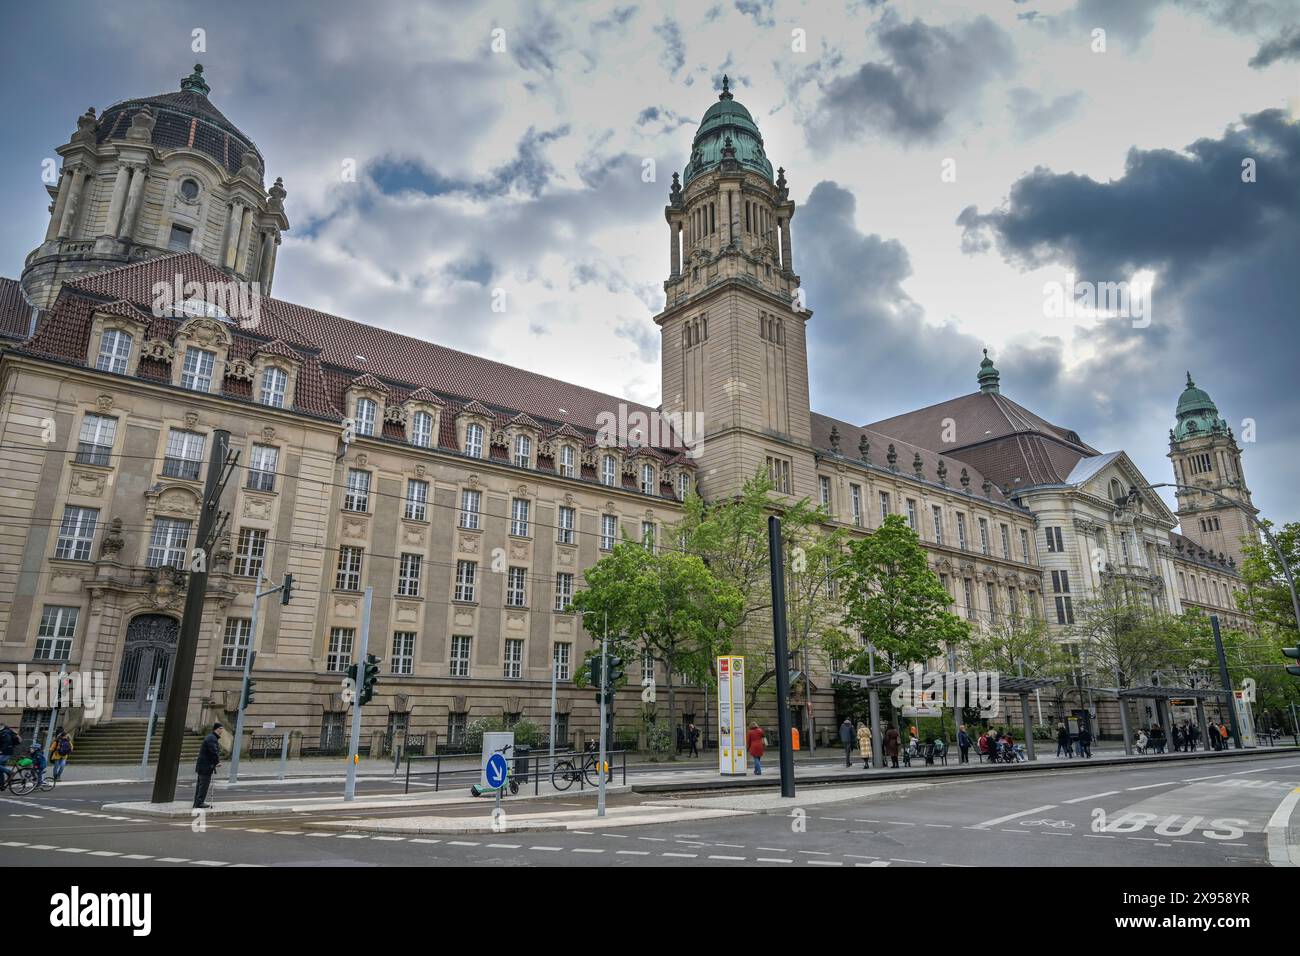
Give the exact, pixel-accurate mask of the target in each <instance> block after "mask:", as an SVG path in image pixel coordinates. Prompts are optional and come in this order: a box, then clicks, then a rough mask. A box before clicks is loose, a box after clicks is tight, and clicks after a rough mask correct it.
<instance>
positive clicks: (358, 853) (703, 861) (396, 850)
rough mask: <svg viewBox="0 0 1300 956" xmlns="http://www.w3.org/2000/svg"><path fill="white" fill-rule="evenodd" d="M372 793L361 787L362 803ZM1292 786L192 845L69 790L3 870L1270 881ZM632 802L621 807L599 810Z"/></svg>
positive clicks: (1041, 778) (1092, 787) (277, 833)
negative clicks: (519, 870) (959, 872)
mask: <svg viewBox="0 0 1300 956" xmlns="http://www.w3.org/2000/svg"><path fill="white" fill-rule="evenodd" d="M918 783H920V781H918ZM381 786H387V785H381V784H375V785H373V789H372V787H371V786H370V785H363V787H364V789H363V792H378V788H379V787H381ZM1297 786H1300V758H1298V757H1297V756H1296V755H1287V756H1279V757H1277V758H1274V759H1264V760H1243V761H1237V760H1231V759H1222V760H1218V759H1216V760H1210V761H1197V762H1194V763H1179V764H1163V765H1162V764H1155V763H1153V764H1150V765H1144V766H1141V767H1120V768H1097V767H1091V768H1089V767H1081V768H1080V769H1078V770H1073V769H1071V770H1068V771H1059V772H1055V773H1046V774H1017V775H1015V776H1014V777H1012V776H1008V777H998V776H988V775H985V776H981V777H979V778H976V779H960V780H952V781H948V780H945V781H938V782H933V783H930V782H926V783H924V784H922V785H920V786H917V787H915V788H913V789H910V790H907V791H904V792H891V793H887V794H882V795H879V796H867V797H862V796H858V797H855V798H854V799H850V800H845V801H841V802H835V803H817V804H815V805H811V806H808V807H807V808H796V809H795V810H794V811H792V812H790V813H786V812H785V811H784V810H782V811H780V812H776V813H770V814H760V815H753V816H744V817H733V818H728V819H724V820H708V821H694V822H686V823H669V824H661V825H655V826H641V827H626V828H619V829H613V830H602V831H592V832H580V831H572V832H559V833H556V832H544V833H503V834H493V835H470V836H463V837H460V836H457V837H442V838H438V837H427V838H426V837H400V836H376V835H366V834H360V833H347V832H313V831H311V830H308V829H305V828H304V827H303V826H302V824H303V822H304V821H303V818H302V817H301V816H293V817H289V816H284V817H259V818H255V819H250V818H239V819H234V820H228V821H221V822H217V821H214V822H211V823H210V824H209V825H208V826H207V827H206V829H205V830H204V831H203V832H194V831H193V830H192V829H191V824H190V823H189V822H171V821H163V820H154V819H144V818H135V817H130V816H128V815H125V814H119V813H106V812H104V811H102V810H101V809H100V807H101V806H102V805H103V804H105V803H109V802H116V801H119V800H131V799H139V798H140V796H141V795H142V794H143V793H145V792H147V790H146V788H144V787H142V786H140V785H134V784H132V785H103V786H94V787H89V786H87V787H66V788H64V789H62V790H56V791H54V792H53V793H39V792H38V793H35V794H30V795H28V796H26V797H20V798H19V797H13V796H11V795H10V794H8V793H4V794H0V865H3V866H6V867H9V866H55V865H58V866H67V865H76V866H88V867H89V866H139V867H150V866H160V865H161V866H209V867H229V866H277V865H278V866H286V865H287V866H383V865H393V864H396V865H425V866H438V865H444V866H445V865H468V866H539V865H549V866H755V865H760V866H772V867H782V866H785V867H789V866H876V867H880V866H893V867H898V866H990V865H1011V866H1016V865H1047V866H1115V865H1119V866H1129V867H1143V866H1186V867H1219V866H1267V865H1268V855H1267V848H1266V838H1265V835H1264V832H1263V831H1264V826H1265V824H1266V823H1267V822H1268V819H1269V817H1270V816H1271V815H1272V813H1273V811H1274V810H1275V809H1276V807H1277V805H1278V804H1279V803H1280V802H1281V801H1282V799H1283V798H1284V797H1285V796H1286V795H1287V794H1288V793H1289V792H1290V790H1291V789H1292V788H1295V787H1297ZM260 789H262V788H241V789H240V790H239V795H240V796H241V797H254V796H257V795H258V791H259V790H260ZM265 789H266V790H267V791H268V792H273V793H275V794H276V795H279V796H283V795H284V794H285V789H284V788H283V787H267V788H265ZM337 789H338V788H337V786H336V785H331V786H329V787H326V788H325V790H324V792H329V793H335V792H337ZM295 792H298V790H297V788H295ZM644 799H646V798H643V797H638V796H636V795H631V794H628V795H618V796H614V797H611V801H610V802H611V804H612V805H622V804H626V803H636V802H639V801H642V800H644ZM655 799H656V802H663V800H662V798H655ZM796 803H797V801H796ZM555 805H556V804H555V803H553V802H548V803H547V806H548V807H549V806H555ZM574 805H580V806H588V805H590V804H589V802H588V803H584V804H578V803H577V802H576V801H575V803H574ZM412 812H413V813H414V812H424V813H428V810H424V811H412ZM364 813H365V815H366V816H371V817H373V816H375V815H376V813H375V812H374V811H364ZM331 818H332V819H339V818H340V815H338V814H332V815H331ZM74 860H75V863H74Z"/></svg>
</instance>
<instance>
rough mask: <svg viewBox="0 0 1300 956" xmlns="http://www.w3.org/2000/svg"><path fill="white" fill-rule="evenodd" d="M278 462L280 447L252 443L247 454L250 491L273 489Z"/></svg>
mask: <svg viewBox="0 0 1300 956" xmlns="http://www.w3.org/2000/svg"><path fill="white" fill-rule="evenodd" d="M279 464H280V449H278V448H275V447H274V446H272V445H254V446H253V448H252V451H251V452H250V453H249V456H248V484H247V487H248V489H249V490H250V491H274V490H275V470H276V468H277V467H278V466H279Z"/></svg>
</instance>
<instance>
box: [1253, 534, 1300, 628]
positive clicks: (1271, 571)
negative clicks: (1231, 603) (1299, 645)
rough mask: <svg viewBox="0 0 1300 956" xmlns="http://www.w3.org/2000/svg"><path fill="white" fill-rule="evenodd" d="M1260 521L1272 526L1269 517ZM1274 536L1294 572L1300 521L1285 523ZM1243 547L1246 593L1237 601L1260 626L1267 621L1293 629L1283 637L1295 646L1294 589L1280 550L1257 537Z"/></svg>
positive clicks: (1298, 564)
mask: <svg viewBox="0 0 1300 956" xmlns="http://www.w3.org/2000/svg"><path fill="white" fill-rule="evenodd" d="M1260 524H1263V525H1265V526H1266V527H1268V528H1269V529H1270V530H1271V529H1272V528H1273V525H1272V523H1271V522H1268V521H1261V522H1260ZM1273 537H1274V538H1276V539H1277V544H1278V547H1279V548H1281V550H1282V553H1283V554H1285V555H1286V560H1287V564H1288V565H1290V567H1291V568H1292V569H1293V572H1295V571H1296V570H1297V569H1300V522H1294V521H1293V522H1291V523H1289V524H1287V525H1284V526H1283V527H1282V529H1281V530H1280V531H1277V532H1275V533H1274V535H1273ZM1242 550H1243V553H1244V558H1243V559H1242V562H1241V578H1242V581H1243V582H1244V583H1245V585H1246V593H1245V594H1244V595H1241V596H1239V598H1238V603H1239V604H1240V605H1241V608H1242V610H1244V611H1247V612H1249V613H1251V614H1253V615H1254V617H1255V620H1256V622H1257V623H1258V624H1259V625H1260V627H1261V629H1262V628H1263V627H1264V626H1266V625H1267V626H1271V627H1272V628H1275V629H1278V630H1281V631H1284V632H1285V631H1290V632H1291V635H1290V637H1284V638H1283V644H1287V645H1291V646H1294V645H1295V643H1296V639H1297V635H1296V619H1295V607H1294V605H1293V604H1292V603H1291V590H1290V588H1288V587H1287V584H1286V577H1285V575H1283V573H1282V562H1280V561H1279V560H1278V557H1277V552H1276V551H1274V550H1273V547H1272V545H1270V544H1268V542H1266V541H1258V540H1253V541H1251V543H1249V544H1247V545H1246V546H1245V547H1244V548H1243V549H1242Z"/></svg>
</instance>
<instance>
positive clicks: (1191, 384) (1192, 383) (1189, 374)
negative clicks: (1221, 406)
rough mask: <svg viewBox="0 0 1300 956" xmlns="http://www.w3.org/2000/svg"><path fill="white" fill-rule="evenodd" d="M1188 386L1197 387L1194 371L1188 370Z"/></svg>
mask: <svg viewBox="0 0 1300 956" xmlns="http://www.w3.org/2000/svg"><path fill="white" fill-rule="evenodd" d="M1187 387H1188V388H1195V387H1196V383H1195V382H1193V381H1192V373H1191V372H1188V373H1187Z"/></svg>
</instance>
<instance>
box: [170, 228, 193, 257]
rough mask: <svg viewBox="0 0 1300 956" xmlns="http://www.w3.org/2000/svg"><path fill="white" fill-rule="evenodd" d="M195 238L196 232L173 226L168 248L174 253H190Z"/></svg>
mask: <svg viewBox="0 0 1300 956" xmlns="http://www.w3.org/2000/svg"><path fill="white" fill-rule="evenodd" d="M193 238H194V230H193V229H187V228H185V227H184V226H178V225H176V224H175V223H173V224H172V231H171V233H170V234H169V235H168V236H167V248H168V249H170V250H171V251H172V252H189V251H190V241H191V240H192V239H193Z"/></svg>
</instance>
